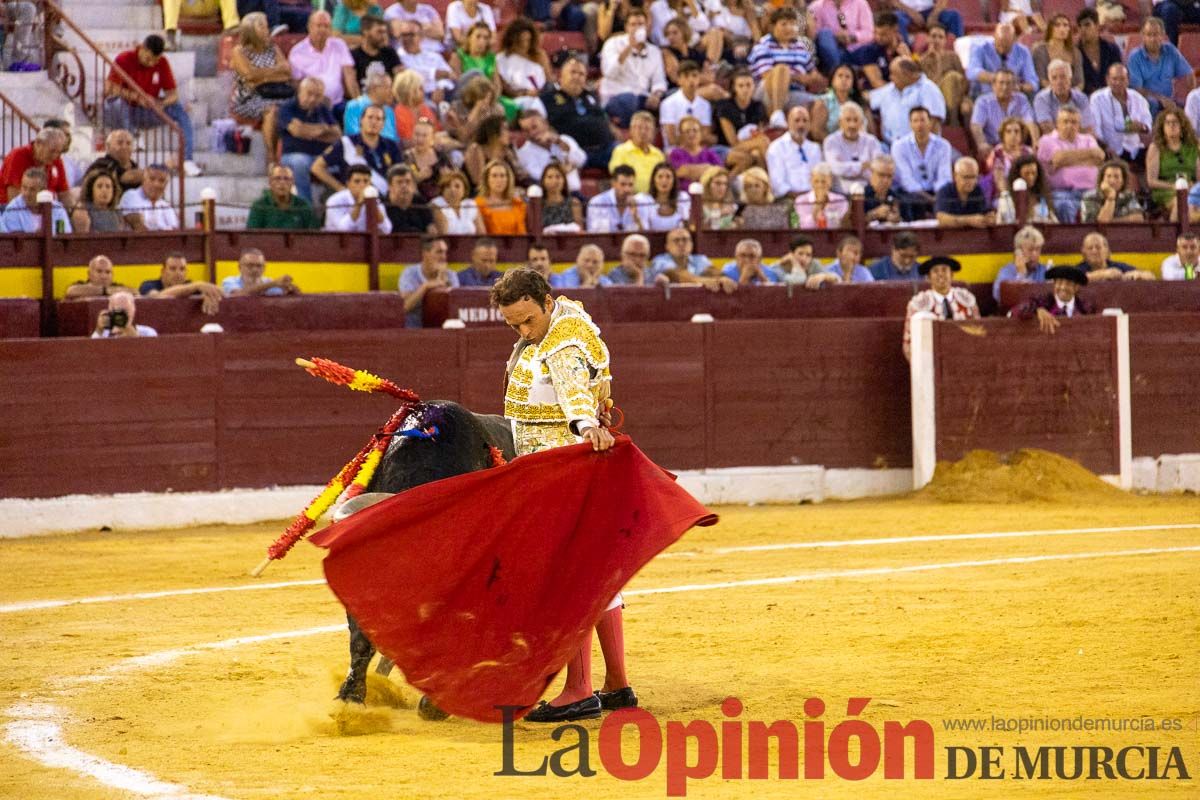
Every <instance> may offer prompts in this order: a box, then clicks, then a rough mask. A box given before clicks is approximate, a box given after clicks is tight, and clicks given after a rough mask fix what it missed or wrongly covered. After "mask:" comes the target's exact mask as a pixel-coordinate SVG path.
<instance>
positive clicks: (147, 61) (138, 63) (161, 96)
mask: <svg viewBox="0 0 1200 800" xmlns="http://www.w3.org/2000/svg"><path fill="white" fill-rule="evenodd" d="M164 48H165V44H164V42H163V38H162V37H161V36H159V35H158V34H153V33H152V34H150V35H149V36H147V37H146V38H145V39H143V40H142V43H141V44H140V45H138V46H137V47H135V48H134V49H133V50H126V51H124V52H123V53H119V54H118V55H117V57H116V58H115V59H113V62H114V63H115V64H116V65H117V66H118V67H120V68H121V69H122V70H123V71H124V72H125V75H126V76H127V78H126V77H119V76H117V75H116V74H115V73H111V74H109V76H108V78H107V80H106V81H105V83H104V96H105V100H104V124H105V126H107V127H108V128H121V129H123V130H127V131H134V132H136V131H141V130H145V129H146V128H157V127H158V126H159V125H161V124H162V118H161V117H160V116H159V114H158V112H161V113H162V114H165V115H166V116H167V117H168V118H169V119H170V120H171V121H172V122H174V123H175V124H176V125H178V126H179V130H180V131H181V132H182V134H183V157H184V162H183V169H184V172H185V173H186V174H187V176H188V177H189V178H192V177H195V176H197V175H199V174H200V167H198V166H196V162H194V161H192V139H193V135H192V119H191V117H189V116H188V113H187V111H186V110H185V109H184V107H183V103H181V102H180V101H179V90H178V89H177V88H176V86H175V75H174V73H172V72H171V64H170V62H168V61H167V59H165V58H163V49H164ZM130 81H132V83H130ZM139 90H140V91H139ZM145 97H149V100H150V101H151V102H153V103H155V105H154V106H153V107H149V106H147V105H146V102H147V101H146V99H145Z"/></svg>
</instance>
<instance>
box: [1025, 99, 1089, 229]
mask: <svg viewBox="0 0 1200 800" xmlns="http://www.w3.org/2000/svg"><path fill="white" fill-rule="evenodd" d="M1037 157H1038V161H1040V162H1042V166H1043V167H1044V168H1045V169H1046V172H1047V173H1048V174H1049V176H1050V189H1051V192H1052V196H1053V199H1054V213H1055V215H1056V216H1057V217H1058V219H1059V221H1060V222H1074V221H1075V220H1076V218H1077V217H1078V216H1079V204H1080V202H1081V201H1082V199H1083V193H1084V192H1085V191H1087V190H1088V189H1091V188H1092V187H1094V186H1095V185H1096V177H1097V167H1099V166H1100V164H1102V163H1103V162H1104V150H1103V149H1101V147H1100V145H1098V144H1097V143H1096V139H1095V137H1093V136H1092V135H1091V134H1087V133H1080V132H1079V112H1078V111H1076V110H1075V109H1074V108H1073V107H1071V106H1063V107H1062V108H1061V109H1059V111H1058V126H1057V128H1056V129H1055V130H1054V132H1052V133H1048V134H1046V135H1045V136H1043V137H1042V138H1041V139H1040V140H1039V141H1038V147H1037Z"/></svg>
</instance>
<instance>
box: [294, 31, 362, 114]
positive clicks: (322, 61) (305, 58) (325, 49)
mask: <svg viewBox="0 0 1200 800" xmlns="http://www.w3.org/2000/svg"><path fill="white" fill-rule="evenodd" d="M288 64H290V65H291V67H292V78H293V79H294V80H297V81H302V80H304V79H305V78H317V79H319V80H320V81H321V86H322V88H323V89H324V90H325V98H326V99H327V100H328V101H329V105H330V106H332V107H333V114H334V117H335V118H336V117H339V116H340V115H341V111H342V103H344V102H345V101H346V99H347V98H349V99H353V98H355V97H358V95H359V89H358V78H357V77H356V76H355V74H354V57H353V56H351V55H350V48H349V47H348V46H347V45H346V43H345V42H344V41H342V40H341V39H339V38H338V37H336V36H334V35H333V20H332V19H330V17H329V14H328V13H326V12H324V11H316V12H313V14H312V16H310V17H309V18H308V36H307V37H305V38H304V39H302V40H301V41H300V42H298V43H297V44H296V45H295V46H294V47H293V48H292V49H291V52H289V53H288Z"/></svg>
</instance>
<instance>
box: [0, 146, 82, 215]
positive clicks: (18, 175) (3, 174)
mask: <svg viewBox="0 0 1200 800" xmlns="http://www.w3.org/2000/svg"><path fill="white" fill-rule="evenodd" d="M66 146H67V135H66V134H65V133H63V132H62V131H61V130H58V129H57V128H42V129H41V130H40V131H38V133H37V136H35V137H34V139H33V141H32V142H30V143H29V144H26V145H21V146H20V147H14V148H13V149H12V150H10V151H9V152H8V154H7V155H6V156H4V164H3V166H0V180H2V181H4V192H5V196H4V201H5V202H6V203H7V202H9V201H11V200H15V199H16V198H18V197H20V196H21V194H22V192H23V189H22V188H21V187H22V179H23V178H24V177H25V172H26V171H27V170H28V169H29V168H30V167H38V168H40V169H41V170H42V171H43V172H45V173H46V187H45V188H47V189H49V190H50V191H52V192H54V193H55V194H56V195H58V199H59V200H60V201H62V202H63V204H64V205H65V204H67V203H69V202H70V190H71V187H70V185H69V184H68V183H67V171H66V169H65V168H64V167H63V163H62V154H63V150H64V149H66Z"/></svg>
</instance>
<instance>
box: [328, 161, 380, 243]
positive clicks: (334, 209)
mask: <svg viewBox="0 0 1200 800" xmlns="http://www.w3.org/2000/svg"><path fill="white" fill-rule="evenodd" d="M372 174H373V173H372V171H371V168H370V167H368V166H367V165H366V164H355V165H354V166H352V167H350V170H349V172H348V174H347V175H346V188H345V189H342V190H341V191H338V192H334V193H333V194H331V195H330V196H329V199H328V200H326V201H325V230H327V231H341V232H342V233H349V232H353V231H358V232H359V233H363V232H366V231H367V230H368V226H369V224H370V222H369V217H368V215H367V200H368V199H369V198H368V196H367V195H368V194H369V193H368V192H367V189H368V188H371V189H374V187H373V186H371V176H372ZM374 196H375V198H376V203H375V215H376V218H375V230H377V231H378V232H379V233H385V234H386V233H391V232H392V221H391V220H390V219H388V215H387V214H386V213H385V212H384V210H383V202H382V200H380V199H379V195H378V194H375V195H374Z"/></svg>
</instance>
